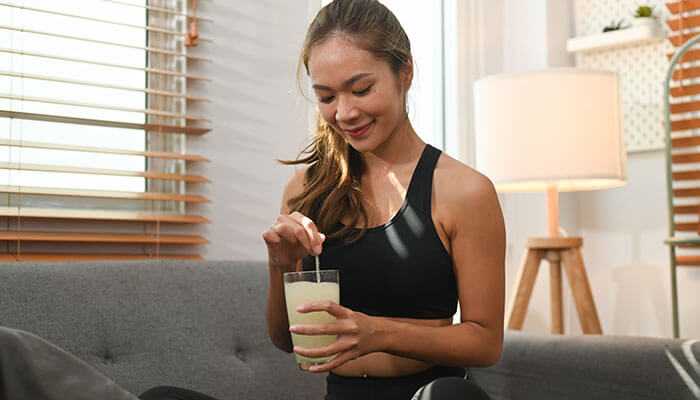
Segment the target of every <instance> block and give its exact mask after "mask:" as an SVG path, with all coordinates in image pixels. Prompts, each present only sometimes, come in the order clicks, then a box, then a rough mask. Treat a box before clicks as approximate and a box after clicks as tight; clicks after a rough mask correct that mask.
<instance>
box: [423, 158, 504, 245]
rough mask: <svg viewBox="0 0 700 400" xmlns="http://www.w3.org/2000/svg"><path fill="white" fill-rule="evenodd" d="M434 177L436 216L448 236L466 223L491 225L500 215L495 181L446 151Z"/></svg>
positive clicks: (470, 224)
mask: <svg viewBox="0 0 700 400" xmlns="http://www.w3.org/2000/svg"><path fill="white" fill-rule="evenodd" d="M433 176H434V183H433V210H434V213H435V214H434V217H435V218H436V220H437V221H438V222H439V224H440V225H441V226H442V227H443V229H444V230H445V232H446V233H447V234H448V235H450V236H451V235H452V234H454V233H455V232H457V231H459V230H460V229H461V228H464V227H465V226H479V225H482V223H485V224H491V223H492V222H493V220H492V218H495V217H494V216H496V217H497V216H498V215H499V214H500V204H499V200H498V195H497V194H496V189H495V188H494V185H493V183H492V182H491V180H490V179H489V178H487V177H486V176H485V175H483V174H481V173H480V172H478V171H477V170H475V169H473V168H471V167H469V166H468V165H465V164H464V163H462V162H460V161H458V160H455V159H454V158H452V157H450V156H448V155H446V154H443V155H442V156H441V157H440V159H439V160H438V163H437V166H436V168H435V173H434V175H433Z"/></svg>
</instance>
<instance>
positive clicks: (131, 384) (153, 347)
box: [0, 261, 324, 399]
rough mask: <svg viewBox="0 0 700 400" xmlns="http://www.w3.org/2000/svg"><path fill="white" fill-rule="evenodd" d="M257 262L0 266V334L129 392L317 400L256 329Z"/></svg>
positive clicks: (260, 310)
mask: <svg viewBox="0 0 700 400" xmlns="http://www.w3.org/2000/svg"><path fill="white" fill-rule="evenodd" d="M266 291H267V266H266V265H265V264H263V263H259V262H233V261H221V262H173V261H153V262H150V261H149V262H114V263H77V264H75V263H71V264H68V263H53V264H44V263H41V264H30V263H14V264H3V265H0V325H3V326H8V327H12V328H18V329H23V330H26V331H29V332H33V333H35V334H37V335H39V336H42V337H44V338H45V339H47V340H49V341H51V342H53V343H55V344H57V345H59V346H61V347H62V348H64V349H66V350H68V351H70V352H72V353H73V354H75V355H77V356H78V357H80V358H82V359H83V360H85V361H87V362H89V363H91V364H93V365H94V366H96V367H97V368H98V369H99V370H101V371H103V372H104V373H105V374H107V375H108V376H110V377H111V378H112V379H114V380H115V381H116V382H117V383H118V384H119V385H121V386H123V387H124V388H126V389H127V390H129V391H131V392H132V393H136V394H138V393H140V392H142V391H145V390H146V389H148V388H150V387H152V386H157V385H174V386H181V387H186V388H189V389H193V390H198V391H201V392H204V393H207V394H209V395H211V396H214V397H217V398H220V399H253V398H256V399H308V398H321V397H322V394H323V392H324V381H323V378H322V377H321V376H317V375H311V374H307V373H302V372H300V371H298V369H297V368H296V365H295V363H294V360H293V357H292V356H291V355H288V354H285V353H283V352H281V351H279V350H277V349H276V348H274V346H273V345H272V344H271V342H270V341H269V339H268V336H267V328H266V324H265V314H264V313H265V301H266Z"/></svg>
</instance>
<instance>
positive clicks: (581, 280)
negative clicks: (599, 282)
mask: <svg viewBox="0 0 700 400" xmlns="http://www.w3.org/2000/svg"><path fill="white" fill-rule="evenodd" d="M582 244H583V239H582V238H580V237H548V238H530V239H528V241H527V246H526V247H527V252H526V253H525V257H524V261H523V265H522V269H521V270H520V273H519V276H518V281H517V285H518V286H517V291H516V294H515V300H514V301H513V305H512V308H511V310H510V313H509V316H508V322H507V326H508V329H513V330H520V329H522V327H523V322H524V321H525V314H526V313H527V307H528V304H529V303H530V296H531V295H532V289H533V287H534V285H535V279H536V278H537V271H538V270H539V266H540V263H541V262H542V260H543V259H546V260H547V261H548V262H549V268H550V269H549V273H550V299H551V300H550V302H551V304H550V306H551V314H552V326H551V332H552V333H558V334H562V333H564V324H563V314H564V313H563V308H562V283H561V268H562V266H563V267H564V270H565V271H566V275H567V277H568V280H569V285H570V287H571V292H572V294H573V297H574V302H575V303H576V310H577V312H578V317H579V321H580V322H581V329H582V331H583V333H584V334H598V335H600V334H602V333H603V331H602V329H601V327H600V321H599V319H598V312H597V311H596V307H595V303H594V302H593V294H592V293H591V287H590V285H589V283H588V277H587V275H586V269H585V267H584V265H583V256H582V255H581V246H582Z"/></svg>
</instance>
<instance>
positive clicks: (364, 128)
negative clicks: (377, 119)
mask: <svg viewBox="0 0 700 400" xmlns="http://www.w3.org/2000/svg"><path fill="white" fill-rule="evenodd" d="M373 124H374V121H372V122H370V123H369V124H367V125H364V126H361V127H359V128H357V129H344V131H345V132H346V133H347V134H348V135H350V136H351V137H354V138H357V137H360V136H362V135H364V134H365V133H367V131H369V128H370V127H371V126H372V125H373Z"/></svg>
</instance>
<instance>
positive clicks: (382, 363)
mask: <svg viewBox="0 0 700 400" xmlns="http://www.w3.org/2000/svg"><path fill="white" fill-rule="evenodd" d="M389 319H391V320H393V321H397V322H404V323H409V324H414V325H420V326H430V327H440V326H448V325H451V324H452V320H451V319H413V318H389ZM433 367H435V364H432V363H428V362H425V361H421V360H415V359H412V358H406V357H401V356H397V355H393V354H389V353H384V352H377V353H370V354H365V355H363V356H361V357H358V358H356V359H354V360H352V361H348V362H346V363H345V364H343V365H341V366H340V367H338V368H335V369H334V370H333V371H332V373H333V374H335V375H339V376H344V377H383V378H389V377H401V376H407V375H412V374H417V373H421V372H424V371H427V370H429V369H431V368H433Z"/></svg>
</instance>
